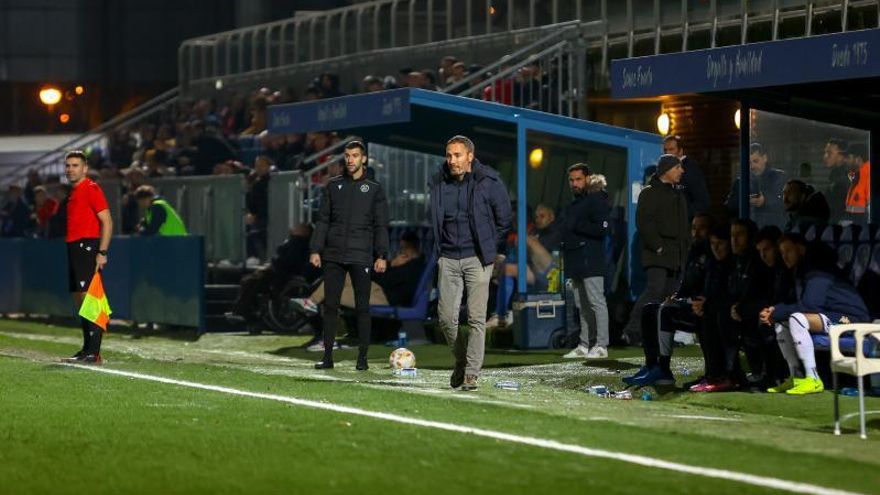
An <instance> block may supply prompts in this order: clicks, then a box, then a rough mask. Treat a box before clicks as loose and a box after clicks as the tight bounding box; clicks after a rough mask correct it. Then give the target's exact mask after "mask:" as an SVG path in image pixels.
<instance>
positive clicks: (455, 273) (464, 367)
mask: <svg viewBox="0 0 880 495" xmlns="http://www.w3.org/2000/svg"><path fill="white" fill-rule="evenodd" d="M430 218H431V226H432V229H433V234H434V252H435V253H439V256H440V257H439V262H438V286H439V287H438V288H439V291H440V301H439V304H438V309H437V311H438V313H439V318H440V327H441V328H442V329H443V333H444V334H445V335H446V341H447V342H448V343H449V346H450V347H451V348H452V353H453V356H454V357H455V368H454V369H453V371H452V377H451V378H450V380H449V384H450V385H451V386H452V388H458V387H461V389H462V390H475V389H476V388H477V377H478V375H479V374H480V369H481V368H482V366H483V355H484V353H485V347H486V304H487V301H488V298H489V281H490V279H491V278H492V269H493V264H494V263H501V262H503V256H501V254H500V252H501V249H502V247H503V246H504V243H505V240H506V237H507V232H508V231H509V230H510V222H511V210H510V197H509V196H508V194H507V188H506V187H505V186H504V184H503V183H502V182H501V178H500V177H499V176H498V172H497V171H495V170H494V169H492V168H490V167H488V166H485V165H483V164H482V163H480V161H479V160H476V159H475V158H474V143H473V142H472V141H471V140H470V139H468V138H467V137H465V136H454V137H452V138H451V139H450V140H449V141H448V142H447V143H446V163H445V164H444V165H443V167H442V169H441V170H440V172H439V173H437V174H436V175H435V176H434V177H433V178H432V180H431V217H430ZM496 258H500V259H496ZM465 290H466V291H467V308H468V327H469V329H470V331H469V332H468V337H467V339H465V338H464V336H463V335H461V334H459V332H458V315H459V310H460V308H461V298H462V294H463V292H464V291H465Z"/></svg>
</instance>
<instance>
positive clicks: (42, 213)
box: [32, 186, 58, 237]
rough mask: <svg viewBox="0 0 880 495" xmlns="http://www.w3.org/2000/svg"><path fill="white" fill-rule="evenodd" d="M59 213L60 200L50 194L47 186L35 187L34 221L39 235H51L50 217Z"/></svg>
mask: <svg viewBox="0 0 880 495" xmlns="http://www.w3.org/2000/svg"><path fill="white" fill-rule="evenodd" d="M57 213H58V201H57V200H55V198H53V197H51V196H49V193H48V191H46V186H37V187H35V188H34V213H33V216H32V219H33V221H34V222H35V223H36V225H37V237H48V236H49V219H51V218H52V217H53V216H55V215H56V214H57Z"/></svg>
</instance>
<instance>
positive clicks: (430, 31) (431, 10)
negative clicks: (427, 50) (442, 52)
mask: <svg viewBox="0 0 880 495" xmlns="http://www.w3.org/2000/svg"><path fill="white" fill-rule="evenodd" d="M425 32H427V33H428V43H430V42H432V41H434V0H428V25H427V26H425Z"/></svg>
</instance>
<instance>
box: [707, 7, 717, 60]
mask: <svg viewBox="0 0 880 495" xmlns="http://www.w3.org/2000/svg"><path fill="white" fill-rule="evenodd" d="M709 16H710V17H712V33H711V37H712V39H710V40H709V47H710V48H715V39H716V38H717V36H716V35H717V34H718V0H711V1H710V2H709Z"/></svg>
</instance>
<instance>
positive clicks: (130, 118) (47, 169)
mask: <svg viewBox="0 0 880 495" xmlns="http://www.w3.org/2000/svg"><path fill="white" fill-rule="evenodd" d="M179 94H180V92H179V89H178V88H172V89H170V90H168V91H166V92H164V93H162V94H160V95H159V96H156V97H155V98H152V99H151V100H149V101H147V102H145V103H143V104H141V105H139V106H137V107H135V108H133V109H131V110H129V111H127V112H124V113H121V114H119V115H117V116H116V117H113V118H112V119H110V120H108V121H106V122H104V123H103V124H101V125H99V126H98V127H96V128H94V129H92V130H90V131H89V132H86V133H83V134H81V135H79V136H77V137H76V138H74V139H73V140H71V141H68V142H67V143H65V144H63V145H62V146H59V147H57V148H55V149H53V150H51V151H48V152H46V153H44V154H42V155H40V156H38V157H37V158H35V159H33V160H31V161H29V162H27V163H25V164H23V165H21V166H20V167H19V168H18V169H17V170H16V171H14V172H12V173H10V174H7V175H4V176H2V177H0V187H5V186H8V185H9V184H13V183H22V182H24V180H25V178H26V177H27V174H28V172H29V171H30V170H32V169H36V170H37V171H39V172H40V173H41V175H45V174H55V175H59V176H60V175H63V174H64V161H63V158H64V154H65V153H66V152H68V151H70V150H73V149H80V150H86V151H88V150H89V149H90V148H92V147H98V148H103V147H104V146H105V143H106V136H107V134H110V133H112V132H114V131H116V130H117V129H122V128H126V127H129V126H132V125H134V124H137V123H139V122H141V121H143V120H144V119H146V118H147V117H150V116H152V115H155V114H156V113H158V112H161V111H163V110H165V109H167V108H169V106H172V105H174V104H176V103H177V97H178V95H179ZM99 143H100V144H101V146H96V145H98V144H99Z"/></svg>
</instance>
